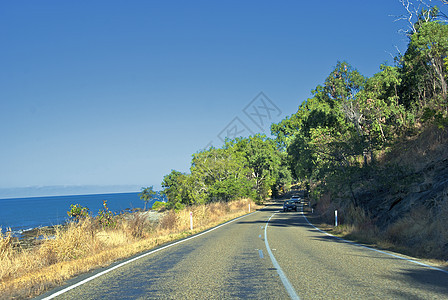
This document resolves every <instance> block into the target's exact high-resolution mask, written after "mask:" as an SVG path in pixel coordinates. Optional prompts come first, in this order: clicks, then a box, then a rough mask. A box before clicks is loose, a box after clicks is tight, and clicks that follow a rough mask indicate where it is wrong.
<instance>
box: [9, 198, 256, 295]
mask: <svg viewBox="0 0 448 300" xmlns="http://www.w3.org/2000/svg"><path fill="white" fill-rule="evenodd" d="M249 203H251V207H253V208H254V209H256V208H257V207H256V205H255V204H254V203H253V202H252V201H250V200H247V199H243V200H239V201H234V202H230V203H212V204H208V205H201V206H193V207H187V208H186V209H184V210H182V211H179V212H177V213H176V212H174V211H169V212H167V213H166V214H165V215H164V216H163V218H161V219H160V221H159V222H158V223H157V224H154V223H150V222H149V221H148V219H147V218H145V217H142V215H141V214H134V215H132V216H131V217H128V218H124V217H120V216H119V217H117V225H116V226H115V228H103V227H101V226H98V223H97V222H96V220H95V219H92V218H87V219H84V220H82V221H80V222H79V223H71V224H69V225H67V226H64V227H59V228H57V230H56V233H55V235H54V236H47V237H46V239H45V240H44V241H43V242H42V244H41V245H38V246H36V247H34V248H31V249H22V248H20V247H14V245H13V243H12V240H13V238H12V237H11V235H10V234H8V233H7V234H6V235H1V236H0V299H11V298H12V299H24V298H30V297H33V296H36V295H39V294H41V293H43V292H44V291H46V290H48V289H51V288H53V287H55V286H57V285H60V284H62V283H63V282H64V281H65V280H67V279H69V278H72V277H74V276H76V275H79V274H82V273H85V272H88V271H90V270H92V269H95V268H98V267H102V266H107V265H109V264H111V263H112V262H114V261H117V260H120V259H124V258H126V257H130V256H132V255H135V254H137V253H140V252H142V251H145V250H149V249H152V248H154V247H156V246H158V245H161V244H164V243H167V242H170V241H173V240H176V239H180V238H183V237H186V236H188V235H191V234H195V233H197V232H200V231H203V230H205V229H208V228H210V227H213V226H216V225H218V224H220V223H223V222H225V221H227V220H230V219H233V218H235V217H238V216H241V215H244V214H246V213H247V212H248V205H249ZM190 211H191V212H193V224H194V230H193V231H191V230H190Z"/></svg>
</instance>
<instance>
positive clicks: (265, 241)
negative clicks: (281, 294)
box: [264, 213, 300, 300]
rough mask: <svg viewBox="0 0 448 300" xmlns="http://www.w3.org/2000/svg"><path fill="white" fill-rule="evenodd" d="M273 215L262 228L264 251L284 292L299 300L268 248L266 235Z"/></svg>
mask: <svg viewBox="0 0 448 300" xmlns="http://www.w3.org/2000/svg"><path fill="white" fill-rule="evenodd" d="M275 214H276V213H274V214H273V215H272V216H271V217H270V218H269V219H268V221H267V222H266V226H265V227H264V243H265V245H266V250H267V251H268V254H269V257H270V258H271V261H272V264H273V265H274V267H275V269H276V270H277V273H278V276H280V279H281V280H282V283H283V286H284V287H285V288H286V291H287V292H288V294H289V297H291V299H294V300H300V298H299V296H297V293H296V291H295V290H294V288H293V286H292V285H291V283H290V282H289V280H288V278H287V277H286V275H285V273H283V271H282V268H280V265H279V264H278V262H277V260H276V259H275V257H274V254H272V251H271V248H270V247H269V243H268V235H267V228H268V225H269V221H270V220H271V219H272V217H273V216H274V215H275Z"/></svg>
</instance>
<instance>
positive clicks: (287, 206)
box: [283, 200, 297, 212]
mask: <svg viewBox="0 0 448 300" xmlns="http://www.w3.org/2000/svg"><path fill="white" fill-rule="evenodd" d="M290 210H295V211H297V204H296V203H295V202H294V200H286V201H285V202H284V203H283V211H285V212H286V211H290Z"/></svg>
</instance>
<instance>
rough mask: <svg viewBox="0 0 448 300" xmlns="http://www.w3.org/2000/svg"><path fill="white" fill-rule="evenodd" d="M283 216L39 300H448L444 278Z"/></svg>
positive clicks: (231, 228)
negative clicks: (48, 299)
mask: <svg viewBox="0 0 448 300" xmlns="http://www.w3.org/2000/svg"><path fill="white" fill-rule="evenodd" d="M280 208H281V206H280V203H279V204H278V205H273V206H269V207H268V208H267V209H265V210H263V211H259V212H257V213H254V214H251V215H249V216H246V217H244V218H241V219H238V220H236V221H234V222H232V223H230V224H227V225H225V226H222V227H220V228H217V229H216V230H213V231H211V232H209V233H207V234H203V235H201V236H198V237H195V238H193V239H189V240H186V241H184V242H182V243H179V244H175V245H173V246H171V247H168V248H166V249H163V250H160V251H157V252H155V253H151V254H148V255H146V256H145V257H143V258H140V259H138V260H135V261H133V262H131V263H128V264H126V265H123V266H121V267H119V268H116V269H114V270H112V271H110V272H108V273H106V274H104V275H102V276H99V277H97V278H95V279H93V280H90V281H88V282H86V283H84V284H82V285H79V286H77V287H75V288H70V285H72V284H75V283H77V282H78V283H79V282H80V281H82V280H83V279H85V278H87V277H88V276H90V275H89V274H88V275H85V276H82V277H80V278H78V279H75V280H72V281H71V282H70V283H69V285H66V286H64V287H61V288H59V289H57V290H54V291H51V292H49V293H47V294H45V295H43V296H42V297H40V298H45V297H48V296H50V295H51V294H52V293H55V292H58V291H61V290H62V289H65V288H67V287H68V288H70V290H68V291H66V292H64V293H63V294H60V295H58V296H57V297H56V299H104V298H107V299H289V298H294V297H296V296H298V297H297V298H299V297H300V299H366V298H367V299H400V298H402V299H448V272H442V271H440V270H435V269H431V268H429V267H427V266H422V265H419V264H416V263H414V262H412V261H409V260H403V259H399V258H397V257H394V256H390V255H387V254H385V253H381V252H376V251H373V250H370V249H367V248H364V247H361V246H357V245H353V244H349V243H346V242H344V241H342V240H340V239H336V238H333V237H330V236H328V235H325V234H324V233H322V232H320V231H318V230H317V229H315V228H313V227H312V226H311V225H310V224H308V222H307V221H306V219H305V217H304V216H303V215H302V214H301V213H300V212H287V213H283V212H278V210H279V209H280ZM274 213H275V214H274ZM273 214H274V215H273ZM271 217H272V218H271ZM269 218H271V219H270V221H269V225H268V227H267V228H266V230H265V226H266V224H267V221H268V220H269ZM265 234H266V237H267V240H268V243H269V248H270V250H271V251H268V250H267V248H266V245H267V243H266V241H265ZM269 252H271V253H272V255H273V256H274V260H275V261H276V262H273V261H272V259H271V257H270V255H269ZM98 272H99V271H97V272H96V274H98ZM297 298H296V299H297Z"/></svg>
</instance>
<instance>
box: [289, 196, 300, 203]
mask: <svg viewBox="0 0 448 300" xmlns="http://www.w3.org/2000/svg"><path fill="white" fill-rule="evenodd" d="M291 200H292V201H294V203H296V204H300V203H302V199H301V198H300V197H299V196H292V197H291Z"/></svg>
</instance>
